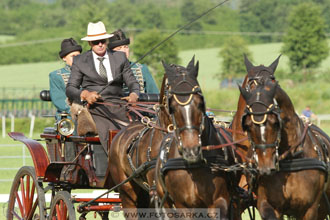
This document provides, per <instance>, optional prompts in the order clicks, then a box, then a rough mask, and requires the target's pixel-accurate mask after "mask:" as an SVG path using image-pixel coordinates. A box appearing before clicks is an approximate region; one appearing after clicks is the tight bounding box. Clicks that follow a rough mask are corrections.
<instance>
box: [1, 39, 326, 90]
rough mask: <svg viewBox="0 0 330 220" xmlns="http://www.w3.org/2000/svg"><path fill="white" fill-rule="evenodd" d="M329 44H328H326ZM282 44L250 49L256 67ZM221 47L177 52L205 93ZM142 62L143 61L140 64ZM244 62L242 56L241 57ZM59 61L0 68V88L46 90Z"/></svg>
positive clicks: (214, 82)
mask: <svg viewBox="0 0 330 220" xmlns="http://www.w3.org/2000/svg"><path fill="white" fill-rule="evenodd" d="M329 44H330V41H329ZM281 45H282V44H281V43H270V44H260V45H252V46H250V50H251V51H252V55H253V60H254V64H255V65H259V64H264V65H270V64H271V63H272V62H273V61H274V60H275V59H276V58H277V56H278V55H279V54H280V53H281V52H280V49H281ZM219 50H220V48H211V49H210V48H207V49H198V50H187V51H182V52H180V54H179V56H180V58H181V65H183V66H186V65H187V64H188V62H189V61H190V59H191V58H192V56H193V55H196V59H197V60H199V62H200V70H199V78H198V79H199V81H200V83H201V86H202V88H203V89H204V90H211V89H219V83H220V82H219V80H218V79H217V78H215V75H216V74H217V73H218V72H220V63H221V58H220V57H218V53H219ZM142 62H143V61H142ZM242 62H243V57H242ZM287 62H288V59H287V57H286V56H282V57H281V60H280V63H279V66H278V69H279V70H280V69H282V70H288V69H289V68H288V64H287ZM62 65H63V64H62V61H60V60H58V61H55V62H47V63H30V64H12V65H1V66H0V77H1V79H2V80H1V81H0V88H3V87H16V88H20V87H23V88H32V87H37V88H48V87H49V82H48V74H49V73H50V72H51V71H53V70H55V69H58V68H61V67H62ZM321 69H323V70H325V69H330V56H329V57H328V59H326V60H324V61H323V62H322V66H321Z"/></svg>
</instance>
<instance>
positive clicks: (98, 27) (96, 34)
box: [81, 21, 113, 41]
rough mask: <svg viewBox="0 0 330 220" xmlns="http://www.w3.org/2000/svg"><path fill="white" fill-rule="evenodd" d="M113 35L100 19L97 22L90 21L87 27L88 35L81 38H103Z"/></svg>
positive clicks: (88, 39)
mask: <svg viewBox="0 0 330 220" xmlns="http://www.w3.org/2000/svg"><path fill="white" fill-rule="evenodd" d="M112 36H113V34H108V33H107V30H106V29H105V26H104V24H103V22H102V21H99V22H97V23H92V22H89V23H88V27H87V36H86V37H83V38H81V40H85V41H94V40H102V39H107V38H109V37H112Z"/></svg>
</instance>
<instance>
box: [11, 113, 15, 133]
mask: <svg viewBox="0 0 330 220" xmlns="http://www.w3.org/2000/svg"><path fill="white" fill-rule="evenodd" d="M10 131H11V132H14V131H15V116H14V114H12V113H10Z"/></svg>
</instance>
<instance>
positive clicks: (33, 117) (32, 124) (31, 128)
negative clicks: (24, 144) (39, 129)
mask: <svg viewBox="0 0 330 220" xmlns="http://www.w3.org/2000/svg"><path fill="white" fill-rule="evenodd" d="M30 117H31V124H30V138H32V135H33V129H34V121H35V118H36V116H35V115H33V114H32V113H31V116H30Z"/></svg>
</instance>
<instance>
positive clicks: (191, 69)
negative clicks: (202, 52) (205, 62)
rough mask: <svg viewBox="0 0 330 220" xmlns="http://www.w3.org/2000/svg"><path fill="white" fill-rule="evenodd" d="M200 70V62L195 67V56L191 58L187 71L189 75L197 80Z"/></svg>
mask: <svg viewBox="0 0 330 220" xmlns="http://www.w3.org/2000/svg"><path fill="white" fill-rule="evenodd" d="M198 68H199V62H198V61H197V63H196V66H195V55H194V56H193V57H192V58H191V60H190V62H189V63H188V65H187V67H186V69H187V72H188V74H191V75H193V76H194V77H195V78H197V75H198Z"/></svg>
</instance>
